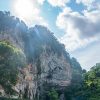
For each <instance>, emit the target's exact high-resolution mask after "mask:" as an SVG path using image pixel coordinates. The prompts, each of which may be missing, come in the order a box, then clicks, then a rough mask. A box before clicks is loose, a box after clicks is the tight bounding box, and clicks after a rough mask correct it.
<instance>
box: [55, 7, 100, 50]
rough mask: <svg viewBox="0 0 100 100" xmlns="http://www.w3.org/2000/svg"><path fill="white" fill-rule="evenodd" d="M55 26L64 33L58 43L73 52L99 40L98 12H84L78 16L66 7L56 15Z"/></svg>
mask: <svg viewBox="0 0 100 100" xmlns="http://www.w3.org/2000/svg"><path fill="white" fill-rule="evenodd" d="M56 24H57V26H58V27H59V28H61V29H64V30H65V32H66V34H65V35H64V36H63V37H61V39H60V41H61V42H62V43H64V44H65V46H66V49H68V50H70V51H73V50H75V49H77V48H80V47H84V46H86V45H87V44H89V43H91V42H93V41H97V40H98V39H99V36H100V28H99V27H100V10H94V11H86V10H85V11H84V12H82V14H80V13H78V12H74V11H72V10H71V9H70V8H67V7H66V8H65V9H64V10H63V12H61V13H60V14H59V15H58V17H57V21H56Z"/></svg>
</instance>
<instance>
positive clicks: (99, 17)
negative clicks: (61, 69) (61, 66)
mask: <svg viewBox="0 0 100 100" xmlns="http://www.w3.org/2000/svg"><path fill="white" fill-rule="evenodd" d="M18 1H19V0H0V10H1V11H10V12H11V14H12V15H15V16H17V17H20V19H22V20H24V21H25V23H26V24H27V25H29V26H34V25H35V24H41V25H45V26H47V27H48V28H49V29H50V30H51V31H52V32H54V35H55V36H56V37H57V39H58V40H59V41H60V42H62V43H63V44H65V47H66V50H67V51H68V52H69V53H70V55H71V56H74V57H76V58H77V59H78V61H79V62H80V64H81V66H82V67H83V68H85V69H87V70H88V69H89V68H90V67H91V66H93V65H94V64H95V63H98V62H100V0H20V1H22V3H23V2H26V1H30V2H31V6H32V9H31V10H32V14H31V15H30V16H28V19H27V20H26V19H25V18H23V17H22V16H20V15H19V14H17V13H16V10H15V8H14V6H15V5H16V3H18ZM26 3H27V2H26ZM24 4H25V3H23V4H22V6H21V7H20V8H19V10H23V9H24V8H23V7H25V5H24ZM26 8H27V9H29V7H27V6H26ZM26 8H25V9H26ZM17 10H18V9H17ZM26 11H28V10H26ZM22 14H23V13H22ZM24 14H25V13H24Z"/></svg>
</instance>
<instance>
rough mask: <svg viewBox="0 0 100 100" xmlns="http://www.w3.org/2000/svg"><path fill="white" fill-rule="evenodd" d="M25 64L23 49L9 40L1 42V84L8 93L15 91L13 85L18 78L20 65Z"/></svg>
mask: <svg viewBox="0 0 100 100" xmlns="http://www.w3.org/2000/svg"><path fill="white" fill-rule="evenodd" d="M24 66H25V55H24V53H23V52H22V50H20V49H18V48H16V47H14V46H12V45H11V44H10V43H9V42H5V41H1V42H0V85H2V87H3V88H4V90H5V92H6V93H7V94H9V95H10V94H13V93H15V92H14V90H13V89H12V86H14V85H16V83H17V80H18V67H24Z"/></svg>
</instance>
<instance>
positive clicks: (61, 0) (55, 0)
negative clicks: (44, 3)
mask: <svg viewBox="0 0 100 100" xmlns="http://www.w3.org/2000/svg"><path fill="white" fill-rule="evenodd" d="M69 1H70V0H48V2H49V3H50V4H51V5H52V6H54V7H56V6H58V7H62V6H65V5H66V3H68V2H69Z"/></svg>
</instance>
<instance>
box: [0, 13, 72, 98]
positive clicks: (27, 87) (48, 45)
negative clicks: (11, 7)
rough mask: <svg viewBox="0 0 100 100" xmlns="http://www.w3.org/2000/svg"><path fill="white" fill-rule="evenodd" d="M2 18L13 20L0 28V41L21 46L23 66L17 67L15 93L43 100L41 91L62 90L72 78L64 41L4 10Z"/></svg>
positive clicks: (62, 96)
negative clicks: (62, 42)
mask: <svg viewBox="0 0 100 100" xmlns="http://www.w3.org/2000/svg"><path fill="white" fill-rule="evenodd" d="M3 16H7V17H4V19H3V20H5V18H8V19H11V21H12V22H15V23H14V24H13V25H12V26H11V25H8V24H7V23H5V27H7V30H6V28H4V29H3V30H2V29H0V41H9V42H10V43H11V44H12V45H14V46H16V47H17V48H20V49H22V51H23V52H24V54H25V55H26V59H27V66H26V67H25V68H20V66H19V67H18V70H19V74H18V81H17V84H16V85H15V86H13V89H14V90H15V91H16V92H17V97H19V98H28V100H45V96H46V95H45V93H47V92H48V91H49V90H50V88H52V87H54V88H55V89H56V90H57V91H62V93H61V96H60V100H63V98H64V94H63V90H64V89H65V87H66V86H68V85H69V84H70V82H71V79H72V67H71V61H70V56H69V54H68V53H67V52H66V51H65V48H64V45H63V44H60V43H59V42H58V41H57V39H56V38H55V36H54V35H53V33H52V32H50V31H49V30H48V29H47V28H45V27H43V26H39V25H36V26H35V27H33V28H29V29H28V28H27V26H26V25H25V24H24V23H23V22H21V21H20V20H18V19H15V18H13V17H11V16H10V15H6V14H4V15H3ZM0 24H1V26H2V25H3V22H1V23H0Z"/></svg>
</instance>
